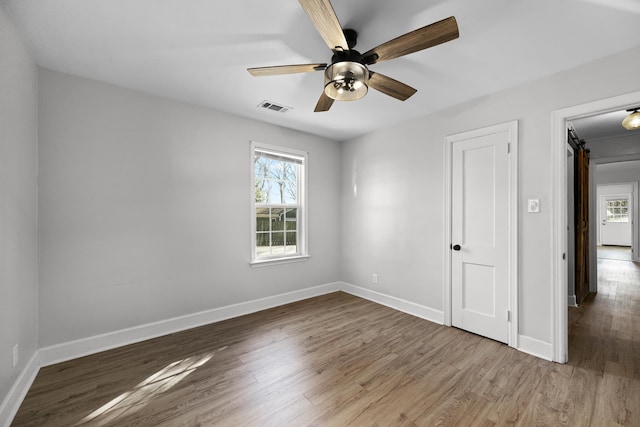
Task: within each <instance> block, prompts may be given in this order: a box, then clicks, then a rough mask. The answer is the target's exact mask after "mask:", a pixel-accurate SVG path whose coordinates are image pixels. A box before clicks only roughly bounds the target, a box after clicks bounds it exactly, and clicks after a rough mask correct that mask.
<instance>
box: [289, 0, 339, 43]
mask: <svg viewBox="0 0 640 427" xmlns="http://www.w3.org/2000/svg"><path fill="white" fill-rule="evenodd" d="M299 1H300V5H301V6H302V8H303V9H304V11H305V12H306V13H307V15H308V16H309V19H311V22H313V25H314V26H315V27H316V30H318V32H319V33H320V36H322V38H323V39H324V42H325V43H326V44H327V46H329V49H331V50H332V51H334V52H336V51H340V50H344V51H348V50H349V45H348V44H347V39H346V38H345V36H344V32H343V31H342V27H341V26H340V22H339V21H338V17H337V16H336V12H335V11H334V10H333V6H331V2H330V1H329V0H299Z"/></svg>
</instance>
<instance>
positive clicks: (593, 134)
mask: <svg viewBox="0 0 640 427" xmlns="http://www.w3.org/2000/svg"><path fill="white" fill-rule="evenodd" d="M634 106H635V105H634ZM638 106H640V99H639V100H638ZM627 115H629V112H627V111H626V110H620V111H612V112H610V113H605V114H598V115H595V116H590V117H582V118H580V119H574V120H571V126H573V128H574V129H575V131H576V133H577V134H578V136H579V137H580V138H581V139H584V140H585V141H586V142H590V141H593V140H598V139H603V138H617V137H619V136H631V135H636V136H638V138H640V130H627V129H625V128H624V127H622V120H624V118H625V117H626V116H627Z"/></svg>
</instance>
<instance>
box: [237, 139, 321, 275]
mask: <svg viewBox="0 0 640 427" xmlns="http://www.w3.org/2000/svg"><path fill="white" fill-rule="evenodd" d="M256 150H258V151H270V152H273V153H274V154H280V155H282V156H283V157H287V156H290V157H294V158H298V159H302V165H301V173H298V203H297V205H296V207H297V209H298V211H297V213H296V218H297V247H296V249H297V251H296V253H295V254H288V255H276V256H270V257H261V258H258V257H257V254H256V232H257V230H256V229H257V220H256V207H260V205H259V204H256V195H255V179H256V177H255V153H256ZM250 165H251V167H250V169H251V181H250V189H249V193H250V200H251V258H250V259H251V261H250V264H251V265H252V266H261V265H272V264H281V263H287V262H292V261H300V260H304V259H307V258H309V253H308V246H307V236H308V234H307V223H308V209H307V176H308V168H309V164H308V153H307V152H306V151H301V150H295V149H293V148H288V147H280V146H276V145H270V144H262V143H260V142H257V141H251V151H250Z"/></svg>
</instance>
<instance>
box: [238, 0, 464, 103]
mask: <svg viewBox="0 0 640 427" xmlns="http://www.w3.org/2000/svg"><path fill="white" fill-rule="evenodd" d="M299 1H300V5H302V8H303V9H304V11H305V12H306V13H307V15H308V16H309V18H310V19H311V22H313V25H314V26H315V27H316V30H318V32H319V33H320V35H321V36H322V38H323V39H324V41H325V43H326V44H327V46H329V49H331V50H332V51H333V56H332V58H331V64H329V65H327V64H320V63H319V64H297V65H279V66H273V67H257V68H248V69H247V71H249V73H250V74H251V75H252V76H255V77H262V76H275V75H279V74H294V73H309V72H312V71H324V91H323V92H322V95H320V99H319V100H318V103H317V104H316V108H315V110H314V111H315V112H319V111H328V110H329V108H331V105H333V101H334V100H338V101H353V100H356V99H360V98H362V97H363V96H364V95H366V94H367V91H368V88H369V87H372V88H373V89H376V90H378V91H380V92H382V93H384V94H385V95H389V96H391V97H394V98H396V99H399V100H401V101H405V100H407V99H408V98H409V97H410V96H411V95H413V94H414V93H416V91H417V90H416V89H414V88H412V87H411V86H408V85H406V84H404V83H401V82H399V81H397V80H394V79H392V78H391V77H387V76H385V75H382V74H380V73H374V72H373V71H370V70H369V68H368V67H367V66H368V65H372V64H375V63H378V62H381V61H387V60H389V59H394V58H398V57H400V56H404V55H408V54H410V53H414V52H418V51H420V50H423V49H427V48H430V47H433V46H436V45H439V44H441V43H446V42H448V41H451V40H454V39H457V38H458V36H459V33H458V24H457V22H456V18H455V17H453V16H451V17H449V18H446V19H443V20H442V21H438V22H435V23H433V24H431V25H427V26H426V27H422V28H419V29H417V30H414V31H411V32H410V33H407V34H404V35H402V36H400V37H397V38H395V39H393V40H390V41H388V42H386V43H383V44H381V45H379V46H377V47H374V48H373V49H371V50H369V51H367V52H365V53H364V54H361V53H360V52H358V51H357V50H355V49H354V47H355V46H356V41H357V37H358V34H357V33H356V31H354V30H350V29H346V30H343V29H342V27H341V26H340V22H338V17H337V16H336V13H335V11H334V10H333V6H331V2H330V0H299Z"/></svg>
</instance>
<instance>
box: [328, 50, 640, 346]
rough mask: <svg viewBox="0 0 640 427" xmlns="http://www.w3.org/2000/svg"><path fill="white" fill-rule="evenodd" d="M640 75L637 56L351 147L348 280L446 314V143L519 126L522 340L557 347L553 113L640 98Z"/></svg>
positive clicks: (343, 271)
mask: <svg viewBox="0 0 640 427" xmlns="http://www.w3.org/2000/svg"><path fill="white" fill-rule="evenodd" d="M639 69H640V49H633V50H630V51H626V52H623V53H621V54H617V55H613V56H610V57H607V58H604V59H601V60H598V61H595V62H592V63H589V64H585V65H583V66H581V67H579V68H576V69H572V70H568V71H565V72H562V73H559V74H555V75H553V76H550V77H547V78H544V79H541V80H538V81H535V82H532V83H529V84H526V85H522V86H518V87H515V88H513V89H510V90H507V91H504V92H500V93H496V94H493V95H490V96H486V97H483V98H480V99H477V100H474V101H471V102H467V103H464V104H462V105H459V106H457V107H455V108H452V109H449V110H445V111H441V112H438V113H436V114H432V115H428V116H425V117H422V118H420V119H417V120H412V121H409V122H407V123H404V124H402V125H398V126H393V127H390V128H387V129H384V130H380V131H376V132H373V133H371V134H369V135H366V136H363V137H360V138H356V139H353V140H351V141H348V142H346V143H344V145H343V151H342V153H343V176H344V180H343V185H342V203H343V205H342V206H343V213H342V217H343V234H342V248H343V249H342V250H343V256H342V263H341V268H340V277H341V279H342V280H344V281H346V282H350V283H353V284H355V285H359V286H363V287H367V288H371V289H374V290H378V291H381V292H384V293H387V294H390V295H393V296H396V297H399V298H403V299H406V300H409V301H412V302H415V303H418V304H422V305H425V306H427V307H429V308H432V309H435V310H442V309H443V265H444V256H445V253H446V251H447V247H448V240H447V239H445V236H444V231H443V228H444V223H445V221H444V209H445V208H444V170H445V165H444V159H445V155H444V139H445V137H446V136H447V135H452V134H456V133H460V132H463V131H467V130H471V129H476V128H481V127H485V126H489V125H493V124H496V123H503V122H507V121H511V120H518V121H519V141H520V153H519V154H520V159H519V165H520V172H519V175H520V176H519V179H520V183H519V192H520V201H519V210H520V214H519V239H520V246H519V281H520V287H519V298H520V304H519V309H520V312H519V320H520V331H519V332H520V334H521V335H524V336H526V337H529V338H532V339H536V340H539V341H542V342H546V343H550V342H551V339H552V307H551V300H552V289H554V284H553V283H552V276H551V275H552V271H551V258H550V253H551V249H552V241H551V224H552V212H551V209H550V208H551V205H550V203H551V199H552V193H551V191H552V190H551V189H552V182H551V180H552V170H551V165H552V155H551V146H552V144H551V112H552V111H554V110H558V109H561V108H566V107H570V106H573V105H578V104H583V103H586V102H590V101H594V100H598V99H602V98H607V97H612V96H616V95H620V94H624V93H629V92H633V91H637V90H640V82H638V79H637V78H636V77H637V73H638V70H639ZM629 82H635V83H632V84H630V83H629ZM427 96H428V94H427ZM407 102H411V101H410V100H409V101H407ZM354 185H356V186H357V195H356V194H355V193H354V191H353V186H354ZM529 198H539V199H540V203H541V212H540V213H537V214H528V213H526V211H527V209H526V200H527V199H529ZM373 272H375V273H378V275H379V276H378V278H379V284H378V285H372V284H371V274H372V273H373Z"/></svg>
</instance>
